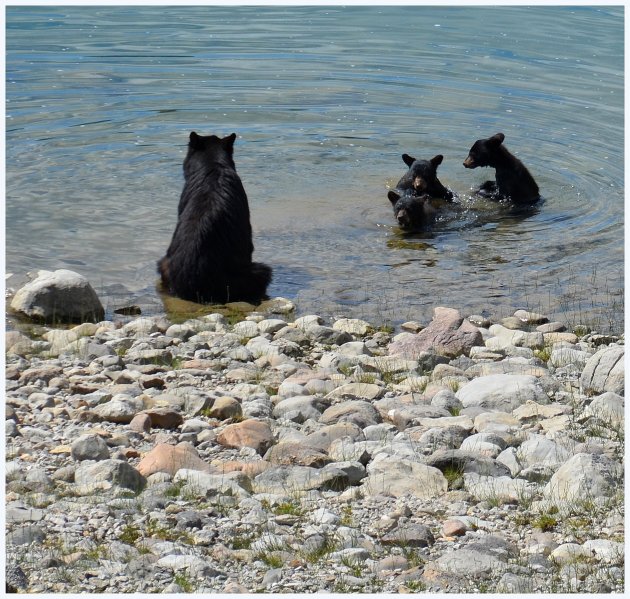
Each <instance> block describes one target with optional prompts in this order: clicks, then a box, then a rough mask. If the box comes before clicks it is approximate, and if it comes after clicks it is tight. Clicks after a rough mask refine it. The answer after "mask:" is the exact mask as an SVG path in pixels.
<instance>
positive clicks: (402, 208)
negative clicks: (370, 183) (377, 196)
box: [387, 154, 455, 230]
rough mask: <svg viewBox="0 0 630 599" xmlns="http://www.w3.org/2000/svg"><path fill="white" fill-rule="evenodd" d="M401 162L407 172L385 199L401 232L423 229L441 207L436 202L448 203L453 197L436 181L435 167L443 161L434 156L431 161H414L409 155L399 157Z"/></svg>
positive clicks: (434, 217) (433, 219)
mask: <svg viewBox="0 0 630 599" xmlns="http://www.w3.org/2000/svg"><path fill="white" fill-rule="evenodd" d="M402 159H403V162H404V163H405V164H406V165H407V166H408V167H409V170H408V171H407V172H406V173H405V174H404V175H403V176H402V178H401V179H400V181H398V184H397V185H396V189H393V190H390V191H389V192H388V194H387V197H388V199H389V201H390V202H391V203H392V206H393V208H394V217H395V218H396V220H397V221H398V224H399V226H400V227H401V228H402V229H405V230H417V229H423V228H426V227H427V226H428V225H430V224H431V223H432V222H434V221H435V219H436V217H437V215H438V213H439V211H440V208H442V207H443V206H444V202H440V201H439V200H440V199H441V200H446V201H447V202H451V201H452V200H453V199H454V197H455V196H454V194H453V192H452V191H451V190H450V189H447V188H446V187H444V185H442V183H441V182H440V180H439V179H438V178H437V167H438V166H439V165H440V164H441V163H442V160H443V159H444V157H443V156H442V155H441V154H438V155H437V156H434V157H433V158H431V160H416V159H415V158H413V157H412V156H409V154H403V155H402ZM436 200H437V201H436Z"/></svg>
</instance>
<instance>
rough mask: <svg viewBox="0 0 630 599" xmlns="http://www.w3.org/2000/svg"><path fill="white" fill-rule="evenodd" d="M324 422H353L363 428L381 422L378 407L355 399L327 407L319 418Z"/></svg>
mask: <svg viewBox="0 0 630 599" xmlns="http://www.w3.org/2000/svg"><path fill="white" fill-rule="evenodd" d="M319 421H320V422H321V423H322V424H335V423H338V422H351V423H354V424H356V425H357V426H359V427H361V428H363V427H366V426H370V425H371V424H378V423H379V422H381V416H380V414H379V413H378V411H377V410H376V408H375V407H374V406H373V405H372V404H371V403H369V402H367V401H362V400H354V401H345V402H341V403H338V404H334V405H332V406H330V407H329V408H326V410H324V412H323V413H322V415H321V416H320V418H319Z"/></svg>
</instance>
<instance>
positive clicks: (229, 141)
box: [223, 133, 236, 146]
mask: <svg viewBox="0 0 630 599" xmlns="http://www.w3.org/2000/svg"><path fill="white" fill-rule="evenodd" d="M235 139H236V133H232V135H228V136H227V137H224V138H223V143H224V144H225V145H226V146H233V145H234V140H235Z"/></svg>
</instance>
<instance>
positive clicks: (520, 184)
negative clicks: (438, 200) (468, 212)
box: [464, 133, 540, 205]
mask: <svg viewBox="0 0 630 599" xmlns="http://www.w3.org/2000/svg"><path fill="white" fill-rule="evenodd" d="M504 139H505V135H503V133H497V134H496V135H493V136H492V137H489V138H487V139H479V140H477V141H476V142H475V143H474V144H473V146H472V148H470V152H469V153H468V157H467V158H466V160H464V166H465V167H466V168H477V167H478V166H489V167H492V168H494V169H495V171H496V172H495V177H496V181H486V182H485V183H484V184H483V185H481V186H480V187H479V188H478V189H477V190H476V192H477V193H478V194H479V195H482V196H484V197H488V198H491V199H494V200H510V201H512V202H514V203H515V204H525V205H531V204H534V203H536V202H538V200H540V194H539V190H538V185H537V184H536V181H534V178H533V177H532V176H531V174H530V172H529V171H528V170H527V169H526V168H525V165H524V164H523V163H522V162H521V161H520V160H519V159H518V158H517V157H516V156H514V155H512V154H510V152H508V150H507V148H506V147H505V146H504V145H503V140H504Z"/></svg>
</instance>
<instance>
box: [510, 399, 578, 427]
mask: <svg viewBox="0 0 630 599" xmlns="http://www.w3.org/2000/svg"><path fill="white" fill-rule="evenodd" d="M572 411H573V410H572V408H571V406H567V405H564V404H539V403H537V402H535V401H531V400H530V401H526V402H525V403H524V404H523V405H521V406H519V407H518V408H516V409H515V410H512V415H513V416H514V417H515V418H517V419H518V420H520V421H522V422H536V421H538V420H541V419H543V418H553V417H554V416H561V415H562V414H570V413H571V412H572Z"/></svg>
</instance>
